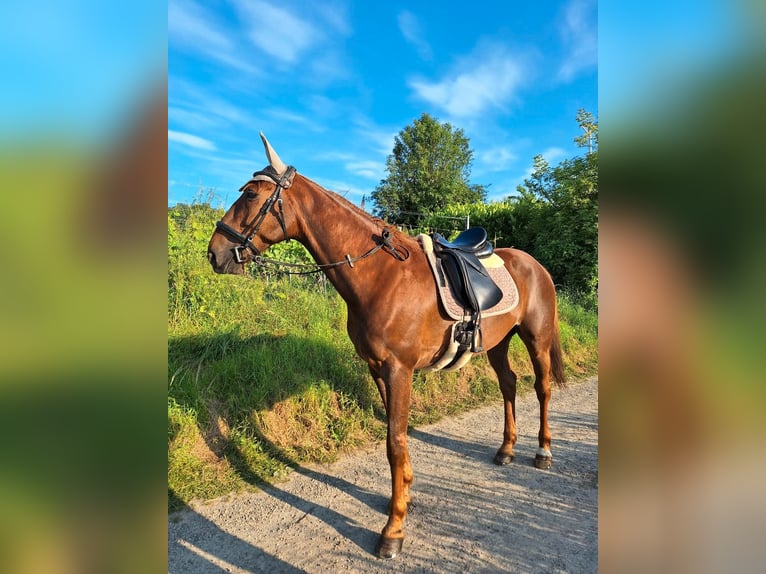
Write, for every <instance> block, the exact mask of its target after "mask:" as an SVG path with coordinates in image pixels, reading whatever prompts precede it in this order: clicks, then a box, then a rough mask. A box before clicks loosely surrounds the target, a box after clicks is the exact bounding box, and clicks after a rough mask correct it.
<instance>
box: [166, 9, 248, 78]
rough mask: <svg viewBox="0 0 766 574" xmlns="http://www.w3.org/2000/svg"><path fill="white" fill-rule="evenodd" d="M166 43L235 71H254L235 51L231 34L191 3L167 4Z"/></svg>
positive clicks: (209, 15)
mask: <svg viewBox="0 0 766 574" xmlns="http://www.w3.org/2000/svg"><path fill="white" fill-rule="evenodd" d="M168 41H169V43H170V44H171V45H174V46H177V47H180V48H182V49H185V50H187V51H191V52H196V53H198V54H201V55H203V56H205V57H207V58H210V59H213V60H217V61H218V62H221V63H223V64H226V65H229V66H232V67H234V68H237V69H239V70H243V71H247V72H252V71H254V70H255V68H254V67H253V66H252V64H250V63H249V62H246V61H245V60H244V59H242V58H241V56H240V53H239V52H238V51H237V50H236V49H235V44H234V42H232V40H231V34H227V33H225V32H224V31H223V26H221V25H218V24H217V23H216V22H215V18H213V16H212V15H211V14H210V13H209V12H207V11H206V10H204V9H203V8H202V7H201V6H199V5H198V4H196V3H195V2H194V1H193V0H171V1H170V3H169V4H168Z"/></svg>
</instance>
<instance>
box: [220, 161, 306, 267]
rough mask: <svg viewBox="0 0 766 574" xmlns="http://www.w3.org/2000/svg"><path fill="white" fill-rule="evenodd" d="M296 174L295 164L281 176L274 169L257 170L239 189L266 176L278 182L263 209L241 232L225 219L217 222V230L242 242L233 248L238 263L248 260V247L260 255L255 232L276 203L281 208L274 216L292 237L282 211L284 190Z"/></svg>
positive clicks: (285, 232) (285, 233) (256, 254)
mask: <svg viewBox="0 0 766 574" xmlns="http://www.w3.org/2000/svg"><path fill="white" fill-rule="evenodd" d="M263 176H266V177H263ZM294 176H295V168H294V167H293V166H289V167H288V168H287V169H286V170H285V173H284V174H282V176H281V177H280V176H278V175H277V174H275V173H274V172H273V171H269V170H268V169H265V170H262V171H256V172H255V173H254V174H253V178H252V179H251V180H250V181H248V182H247V183H246V184H245V185H243V186H242V187H241V188H240V189H239V190H240V191H244V189H245V188H246V187H247V186H248V185H250V184H251V183H253V182H254V181H264V180H265V179H266V178H269V179H271V180H272V181H273V182H274V183H275V184H276V186H275V187H274V191H273V192H271V195H270V196H269V197H268V198H267V199H266V201H265V202H263V205H262V206H261V209H259V210H258V213H257V214H256V215H255V217H254V218H253V220H252V221H251V222H250V223H248V224H247V225H245V228H244V229H243V230H242V232H239V231H237V230H236V229H234V228H233V227H230V226H228V225H226V224H225V223H224V222H223V221H217V222H216V224H215V228H216V229H217V230H219V231H221V232H223V233H224V234H225V235H228V236H229V237H231V238H232V239H236V240H237V241H239V242H240V245H237V246H235V247H234V249H233V251H234V259H235V260H236V262H237V263H246V262H247V259H245V258H244V257H243V255H244V252H245V250H246V249H249V250H250V251H252V252H253V254H254V256H255V257H259V256H260V254H261V252H260V251H259V249H258V248H257V247H256V246H255V245H253V237H255V234H256V233H258V230H259V229H260V228H261V225H263V222H264V221H265V219H266V216H267V215H268V214H269V212H270V211H272V208H273V207H274V205H275V204H276V205H278V206H279V210H278V211H275V212H274V217H276V218H277V221H279V225H280V227H281V228H282V233H284V235H285V240H286V241H288V240H289V239H290V238H289V237H287V226H286V225H285V218H284V215H283V211H282V190H283V189H287V188H288V187H290V185H291V184H292V181H293V177H294ZM245 234H247V235H245Z"/></svg>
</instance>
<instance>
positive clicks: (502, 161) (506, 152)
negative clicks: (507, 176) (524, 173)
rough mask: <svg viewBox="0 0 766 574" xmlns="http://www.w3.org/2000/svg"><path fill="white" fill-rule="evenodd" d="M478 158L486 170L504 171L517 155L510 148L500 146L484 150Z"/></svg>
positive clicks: (516, 158) (517, 157)
mask: <svg viewBox="0 0 766 574" xmlns="http://www.w3.org/2000/svg"><path fill="white" fill-rule="evenodd" d="M478 159H479V161H480V162H481V163H482V165H483V166H484V169H485V170H486V171H504V170H506V169H508V167H509V166H511V165H512V164H514V163H515V162H516V161H517V160H518V159H519V156H518V155H517V154H516V153H514V152H513V151H511V149H510V148H508V147H505V146H501V147H493V148H490V149H487V150H484V151H483V152H481V153H480V154H479V157H478Z"/></svg>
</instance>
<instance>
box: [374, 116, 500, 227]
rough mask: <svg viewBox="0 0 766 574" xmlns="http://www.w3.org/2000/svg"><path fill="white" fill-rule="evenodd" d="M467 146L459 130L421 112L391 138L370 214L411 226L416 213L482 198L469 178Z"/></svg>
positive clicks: (470, 153) (481, 188)
mask: <svg viewBox="0 0 766 574" xmlns="http://www.w3.org/2000/svg"><path fill="white" fill-rule="evenodd" d="M468 144H469V140H468V138H467V137H465V134H464V133H463V130H461V129H457V128H453V127H452V126H451V125H450V124H449V123H444V124H442V123H439V122H438V121H437V120H436V119H434V118H433V117H432V116H430V115H429V114H427V113H424V114H423V115H422V116H420V118H419V119H417V120H415V121H414V122H413V124H412V125H410V126H407V127H405V128H404V129H403V130H402V131H401V132H399V135H397V136H396V139H395V141H394V149H393V153H392V154H391V155H389V156H388V158H387V159H386V170H387V172H388V177H386V178H385V179H383V180H381V182H380V183H379V184H378V186H377V187H376V188H375V190H374V191H373V192H372V195H371V198H372V200H373V201H374V202H375V209H374V213H375V214H376V215H378V216H379V217H382V218H383V219H386V220H389V221H394V222H396V223H400V224H407V225H415V224H417V223H418V219H419V217H418V216H417V215H413V214H415V213H427V214H431V213H436V212H439V211H442V210H444V209H445V208H447V207H448V206H450V205H454V204H458V203H473V202H482V201H484V199H485V197H486V189H485V187H484V186H481V185H471V184H470V183H469V181H468V180H469V177H470V175H471V163H472V160H473V151H472V150H471V149H470V147H469V145H468Z"/></svg>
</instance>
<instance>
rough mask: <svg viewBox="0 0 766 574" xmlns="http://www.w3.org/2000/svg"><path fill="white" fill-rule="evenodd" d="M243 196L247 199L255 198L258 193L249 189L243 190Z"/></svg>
mask: <svg viewBox="0 0 766 574" xmlns="http://www.w3.org/2000/svg"><path fill="white" fill-rule="evenodd" d="M245 197H246V198H247V199H248V201H249V200H252V199H255V198H256V197H258V194H257V193H255V192H254V191H250V190H249V189H248V190H247V191H246V192H245Z"/></svg>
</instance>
